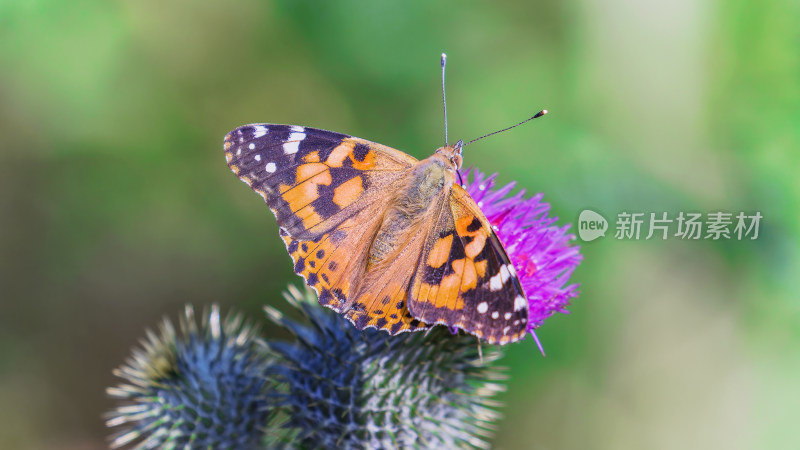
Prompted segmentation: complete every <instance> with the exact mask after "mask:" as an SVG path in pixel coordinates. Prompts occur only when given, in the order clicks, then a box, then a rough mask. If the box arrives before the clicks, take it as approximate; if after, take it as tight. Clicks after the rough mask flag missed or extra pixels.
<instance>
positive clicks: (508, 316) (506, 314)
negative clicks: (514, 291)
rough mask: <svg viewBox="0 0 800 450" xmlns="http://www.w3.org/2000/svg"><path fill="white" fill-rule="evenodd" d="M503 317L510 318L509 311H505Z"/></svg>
mask: <svg viewBox="0 0 800 450" xmlns="http://www.w3.org/2000/svg"><path fill="white" fill-rule="evenodd" d="M503 318H504V319H506V320H508V319H510V318H511V313H510V312H507V313H505V314H504V315H503Z"/></svg>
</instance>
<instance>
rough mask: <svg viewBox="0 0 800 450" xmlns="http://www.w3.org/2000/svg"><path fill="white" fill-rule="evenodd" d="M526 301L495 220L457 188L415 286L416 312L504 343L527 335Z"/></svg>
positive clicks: (433, 235)
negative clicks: (490, 220) (494, 223)
mask: <svg viewBox="0 0 800 450" xmlns="http://www.w3.org/2000/svg"><path fill="white" fill-rule="evenodd" d="M527 305H528V303H527V300H526V299H525V294H524V292H523V290H522V286H521V284H520V282H519V278H518V277H517V275H516V270H515V269H514V265H513V263H512V262H511V261H510V259H509V258H508V255H507V254H506V252H505V250H504V249H503V245H502V244H501V243H500V240H499V239H498V237H497V235H496V234H495V233H494V231H493V230H492V228H491V224H490V223H489V221H488V220H487V219H486V217H485V216H484V215H483V213H482V212H481V210H480V208H478V206H477V205H476V204H475V202H474V201H473V200H472V198H471V197H470V196H469V194H468V193H467V192H466V191H465V190H464V189H462V188H461V187H459V186H453V189H452V191H451V193H450V197H449V199H448V201H447V202H446V205H445V206H444V207H443V208H442V212H441V214H440V215H439V218H438V223H436V224H435V226H433V227H432V231H431V233H430V234H429V238H428V242H427V243H426V245H425V249H424V251H423V253H422V257H421V259H420V263H419V266H418V267H417V271H416V274H415V276H414V280H413V282H412V285H411V294H410V301H409V310H410V311H411V313H412V315H413V316H414V317H416V318H418V319H420V320H421V321H423V322H427V323H431V324H435V323H440V324H446V325H449V326H454V327H458V328H461V329H463V330H465V331H467V332H469V333H472V334H474V335H476V336H478V337H480V338H482V339H485V340H486V341H488V342H489V343H496V344H505V343H508V342H514V341H517V340H519V339H521V338H522V337H524V336H525V331H526V324H527V319H528V309H527Z"/></svg>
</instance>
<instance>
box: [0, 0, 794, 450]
mask: <svg viewBox="0 0 800 450" xmlns="http://www.w3.org/2000/svg"><path fill="white" fill-rule="evenodd" d="M798 23H800V3H797V2H796V1H791V0H764V1H760V2H752V1H745V0H720V1H708V0H700V1H698V0H674V1H670V2H652V1H648V2H641V1H634V0H607V1H603V2H598V1H586V0H558V1H557V0H548V1H537V2H523V1H496V2H481V1H473V0H468V1H458V2H456V1H447V2H435V3H434V2H425V1H417V0H413V1H404V2H371V1H356V0H346V1H339V2H317V1H310V0H294V1H291V0H285V1H278V2H271V1H263V0H261V1H235V2H206V1H189V0H160V1H152V0H136V1H131V0H128V1H100V0H96V1H85V0H77V1H73V2H63V1H57V0H27V1H26V0H16V1H14V0H3V1H0V137H1V138H2V144H0V148H2V153H0V252H1V253H0V295H1V296H2V299H1V300H0V448H8V449H12V448H45V449H47V448H58V449H63V448H75V449H78V448H80V449H84V448H103V447H104V446H105V436H106V435H107V431H106V430H105V429H104V427H103V424H102V420H101V413H102V412H103V411H105V410H107V409H108V408H109V407H110V406H111V402H110V401H109V400H108V399H106V398H105V396H104V392H103V390H104V388H105V387H106V386H109V385H112V384H114V383H116V380H115V379H114V378H113V377H112V375H111V369H112V368H114V367H115V366H117V365H118V364H120V363H121V362H122V361H123V359H124V358H125V357H126V356H127V355H128V353H129V348H130V347H131V346H132V345H133V344H135V343H136V341H137V340H138V339H139V338H140V337H141V336H142V335H143V330H144V329H145V328H146V327H150V326H153V325H155V324H156V323H157V321H158V320H159V319H160V318H161V317H162V316H164V315H170V316H172V317H175V316H176V315H177V313H178V312H179V311H180V310H181V308H182V305H184V304H185V303H188V302H190V303H193V304H195V305H207V304H210V303H212V302H219V303H221V304H222V305H223V306H224V307H225V309H228V308H236V309H238V310H240V311H244V312H246V313H247V314H248V315H250V316H251V317H253V318H254V319H256V320H259V321H261V320H262V312H261V310H260V307H261V305H263V304H273V305H276V306H277V307H279V308H281V309H287V307H286V305H285V304H284V303H283V300H282V299H281V298H280V292H281V290H282V289H284V288H285V286H286V284H287V283H295V284H299V282H300V280H299V278H297V277H295V276H294V275H293V274H292V272H291V264H290V260H289V257H288V256H287V255H286V254H285V250H284V248H283V245H282V243H281V242H280V240H279V239H278V237H277V226H276V224H275V220H274V219H273V217H272V215H271V214H270V213H269V212H268V210H267V209H266V207H265V206H264V204H263V201H262V199H261V198H260V197H259V196H258V195H256V194H254V193H252V192H251V191H250V190H249V189H248V188H247V186H246V185H244V184H243V183H241V182H240V181H238V180H237V179H236V177H235V176H234V175H233V174H231V173H230V171H229V170H228V169H227V167H226V165H225V160H224V158H223V154H222V138H223V136H224V135H225V133H227V132H228V131H229V130H231V129H233V128H235V127H236V126H239V125H242V124H245V123H252V122H273V123H290V124H302V125H308V126H315V127H320V128H326V129H332V130H337V131H341V132H346V133H349V134H353V135H356V136H360V137H364V138H367V139H371V140H374V141H378V142H381V143H384V144H387V145H390V146H393V147H396V148H398V149H402V150H404V151H407V152H408V153H410V154H412V155H414V156H417V157H425V156H428V155H429V154H430V153H431V152H432V151H433V149H434V148H435V147H437V146H438V145H440V144H441V142H442V140H443V126H442V125H443V124H442V119H441V104H440V91H439V76H440V73H439V54H440V53H441V52H442V51H445V52H447V53H448V56H449V65H448V100H449V112H450V136H451V137H455V138H458V137H463V138H465V139H470V138H474V137H476V136H478V135H481V134H484V133H487V132H490V131H493V130H496V129H499V128H502V127H505V126H508V125H511V124H513V123H516V122H517V121H519V120H522V119H524V118H525V117H528V116H529V115H530V114H532V113H533V112H535V111H538V110H539V109H541V108H548V109H549V110H550V111H551V114H550V115H548V116H547V117H546V118H543V119H540V120H538V121H536V122H534V123H531V124H529V125H526V126H524V127H521V128H518V129H515V130H514V131H511V132H507V133H503V134H501V135H498V136H494V137H492V138H490V139H487V140H485V141H482V142H480V143H476V144H474V145H472V146H470V147H469V148H467V150H466V155H465V159H466V163H467V164H469V165H477V166H478V167H480V168H481V169H482V170H484V171H488V172H499V174H500V175H499V179H500V180H501V181H502V182H509V181H512V180H516V181H518V183H519V185H520V186H521V187H524V188H525V189H527V190H528V191H530V192H544V193H545V199H546V200H547V201H549V202H551V204H552V207H553V213H554V214H556V215H558V216H559V217H561V223H573V227H574V224H575V222H576V220H577V215H578V213H579V212H580V211H581V210H582V209H584V208H592V209H595V210H598V211H600V212H602V213H603V214H605V215H606V217H608V218H610V219H611V220H613V219H614V217H615V216H616V214H617V213H619V212H622V211H628V212H631V211H641V212H661V211H667V212H670V213H675V212H678V211H699V212H713V211H719V210H721V211H728V212H734V213H736V212H739V211H746V212H750V213H752V212H755V211H759V212H761V214H762V215H763V216H764V219H763V220H762V223H761V230H760V235H759V238H758V239H757V240H754V241H751V240H745V241H737V240H723V241H718V242H714V241H707V240H699V241H682V240H680V239H677V238H671V239H669V240H666V241H652V240H651V241H644V240H639V241H619V240H616V239H613V237H610V235H609V236H607V237H606V238H604V239H599V240H597V241H594V242H591V243H584V244H582V251H583V253H584V255H585V261H584V262H583V264H582V265H581V266H580V267H579V269H578V270H577V271H576V272H575V274H574V275H573V278H572V279H573V281H575V282H579V283H581V295H580V296H579V297H578V299H577V300H576V301H575V302H574V303H573V306H572V307H571V310H572V314H571V315H569V316H567V315H559V316H557V317H553V318H551V319H550V320H549V321H548V322H547V323H546V324H545V325H544V326H543V327H542V328H541V329H540V330H539V336H540V338H541V340H542V341H543V343H544V345H545V348H546V350H547V357H545V358H543V357H542V356H541V355H540V354H539V353H538V351H537V349H536V346H535V345H534V344H533V342H532V341H527V342H525V343H522V344H517V345H512V346H510V347H509V348H508V352H507V357H506V359H505V363H506V365H508V366H509V367H510V372H511V374H512V378H511V380H510V382H509V386H508V392H507V393H506V394H505V395H504V396H503V400H504V401H505V403H506V407H505V408H504V414H505V418H504V419H503V421H502V422H501V423H500V425H499V428H498V430H497V435H496V437H495V439H494V445H495V446H496V447H498V448H508V449H512V448H513V449H516V448H529V449H587V448H592V449H642V448H648V449H768V448H769V449H782V448H786V449H791V448H798V445H800V433H799V432H798V431H797V430H796V422H797V417H798V411H800V358H799V356H800V320H798V313H799V311H798V306H799V305H800V304H799V303H798V301H800V298H798V297H799V296H798V292H800V283H799V282H798V269H800V264H799V263H798V261H799V260H800V258H798V256H800V241H799V240H798V238H799V237H800V235H799V234H798V230H800V215H799V213H798V208H797V206H798V203H799V202H798V201H799V200H800V182H798V179H797V178H798V175H797V174H798V171H800V151H799V150H800V31H799V30H800V28H799V27H798ZM265 334H266V335H268V336H273V335H274V334H273V331H272V330H271V329H269V328H268V329H266V330H265Z"/></svg>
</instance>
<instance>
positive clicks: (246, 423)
mask: <svg viewBox="0 0 800 450" xmlns="http://www.w3.org/2000/svg"><path fill="white" fill-rule="evenodd" d="M264 350H265V346H264V342H263V340H261V339H260V338H259V337H258V336H257V330H256V329H254V328H253V327H251V326H249V325H248V324H245V323H243V322H242V318H241V316H228V317H227V318H226V319H224V320H222V319H220V314H219V308H217V307H216V306H214V307H212V308H211V311H210V313H208V314H204V315H203V317H202V323H201V324H200V326H199V327H198V325H197V323H196V322H195V318H194V310H193V309H192V307H190V306H187V307H186V311H185V313H184V315H183V316H182V317H181V318H180V333H177V332H176V331H175V327H174V326H173V325H172V322H170V321H169V320H168V319H165V320H164V322H163V323H162V324H161V329H160V334H159V335H156V334H155V333H154V332H152V331H148V332H147V339H146V340H143V341H142V342H141V348H135V349H134V350H133V354H132V356H131V357H130V358H129V359H128V360H127V361H126V363H125V364H124V365H123V366H121V367H120V368H118V369H116V370H115V371H114V374H115V375H117V376H118V377H120V378H122V379H123V380H124V382H123V383H122V384H120V385H119V386H117V387H115V388H109V389H108V390H107V393H108V395H109V396H111V397H112V398H115V399H117V400H120V401H121V403H122V404H121V405H120V406H118V407H117V408H115V409H114V410H112V411H110V412H109V413H107V414H106V418H107V420H106V425H108V426H109V427H119V428H120V430H119V431H118V432H117V433H116V434H115V435H114V436H112V440H111V447H114V448H116V447H122V446H129V447H132V448H237V449H239V448H244V449H247V448H257V447H259V446H260V445H261V443H262V438H263V428H262V427H263V425H264V423H265V421H266V418H267V416H268V409H267V396H266V392H265V391H266V388H267V386H268V382H267V380H266V379H265V378H264V377H263V374H264V370H265V367H266V365H267V357H266V354H265V352H264Z"/></svg>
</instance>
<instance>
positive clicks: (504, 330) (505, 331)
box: [503, 327, 511, 335]
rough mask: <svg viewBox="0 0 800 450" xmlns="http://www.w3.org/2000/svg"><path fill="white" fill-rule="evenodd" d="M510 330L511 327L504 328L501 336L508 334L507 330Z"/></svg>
mask: <svg viewBox="0 0 800 450" xmlns="http://www.w3.org/2000/svg"><path fill="white" fill-rule="evenodd" d="M510 328H511V327H505V328H503V334H504V335H506V334H508V330H509V329H510Z"/></svg>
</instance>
